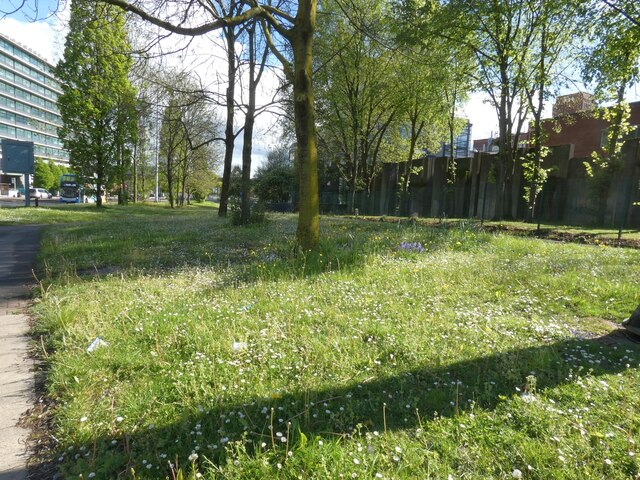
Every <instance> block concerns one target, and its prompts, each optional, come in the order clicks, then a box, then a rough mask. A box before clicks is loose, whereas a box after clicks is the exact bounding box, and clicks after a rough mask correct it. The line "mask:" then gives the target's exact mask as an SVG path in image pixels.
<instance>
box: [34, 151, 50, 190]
mask: <svg viewBox="0 0 640 480" xmlns="http://www.w3.org/2000/svg"><path fill="white" fill-rule="evenodd" d="M52 183H53V174H52V173H51V169H50V168H49V165H48V164H47V163H46V162H45V161H44V160H43V159H41V158H36V161H35V164H34V174H33V186H34V187H40V188H46V189H50V188H51V184H52Z"/></svg>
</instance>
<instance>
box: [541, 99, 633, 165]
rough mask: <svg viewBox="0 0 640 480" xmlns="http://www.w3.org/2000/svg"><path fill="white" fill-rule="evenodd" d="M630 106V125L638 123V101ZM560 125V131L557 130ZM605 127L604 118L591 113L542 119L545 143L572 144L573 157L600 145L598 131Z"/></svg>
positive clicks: (584, 154)
mask: <svg viewBox="0 0 640 480" xmlns="http://www.w3.org/2000/svg"><path fill="white" fill-rule="evenodd" d="M630 106H631V118H630V120H629V123H630V124H631V125H639V124H640V102H634V103H631V104H630ZM558 127H560V131H559V132H558V131H556V130H558ZM606 127H607V123H606V122H605V121H604V120H600V119H597V118H593V113H575V114H573V115H568V116H565V117H561V118H558V119H548V120H543V129H545V130H546V131H547V135H548V136H547V140H546V141H545V145H547V146H548V147H554V146H557V145H567V144H571V143H572V144H573V145H574V146H575V150H574V155H573V156H574V158H584V157H589V156H590V155H591V152H593V151H596V150H598V149H599V147H600V132H601V131H602V130H603V129H604V128H606Z"/></svg>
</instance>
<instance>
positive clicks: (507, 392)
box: [86, 332, 638, 478]
mask: <svg viewBox="0 0 640 480" xmlns="http://www.w3.org/2000/svg"><path fill="white" fill-rule="evenodd" d="M620 342H621V337H620V333H619V332H614V333H612V334H609V335H608V336H606V337H601V338H597V339H591V340H563V341H558V342H556V343H553V344H549V345H545V346H536V347H530V348H522V349H515V350H510V351H506V352H499V353H495V354H493V355H489V356H484V357H479V358H475V359H472V360H466V361H460V362H456V363H452V364H447V365H433V364H430V365H424V366H422V367H421V368H417V369H413V370H407V371H401V370H400V371H398V372H397V373H396V374H395V375H391V376H384V377H377V376H376V375H375V372H374V371H372V372H371V376H370V378H368V379H367V380H366V381H362V382H353V383H347V384H344V385H340V386H336V387H327V388H323V389H315V390H308V391H287V392H281V393H280V394H278V395H274V396H271V397H268V398H263V397H248V398H245V399H243V400H239V401H215V402H213V403H210V404H203V405H201V407H200V408H199V410H196V411H185V412H183V414H182V415H181V419H180V420H179V421H177V422H174V423H172V424H169V425H165V426H162V427H158V426H156V427H155V428H153V429H149V428H148V425H137V426H136V427H135V428H134V429H133V430H130V431H129V432H127V433H125V434H118V435H114V436H108V437H101V438H97V439H95V447H97V450H96V451H97V452H99V454H98V456H97V457H96V460H95V462H96V463H94V464H91V465H90V468H91V469H92V470H95V469H96V468H98V469H99V470H100V471H102V472H104V475H105V478H111V477H110V475H113V476H114V477H115V473H116V472H121V471H124V470H125V469H126V467H127V466H129V467H130V466H132V465H133V463H132V462H133V461H137V462H139V461H140V459H141V458H146V459H147V461H150V462H152V463H153V464H154V465H161V464H163V465H166V460H163V459H164V458H169V459H171V458H176V456H178V457H179V458H180V459H181V461H182V462H183V464H185V463H187V462H186V457H187V456H188V455H189V454H190V453H191V452H192V451H193V450H194V449H196V447H198V449H199V453H200V455H201V456H202V455H204V456H206V457H207V458H209V459H211V460H212V461H214V462H221V461H222V460H223V458H224V455H225V454H224V453H223V452H224V445H225V443H226V442H228V441H234V440H239V439H241V438H244V440H245V441H246V440H247V439H250V440H251V443H250V444H249V451H251V445H260V444H261V443H262V442H265V443H266V444H267V448H270V447H271V445H272V441H273V440H275V443H276V448H282V449H283V448H285V447H284V445H283V444H280V441H279V439H280V438H281V437H280V435H278V436H272V434H273V433H275V432H280V433H281V434H282V435H283V436H286V434H287V432H289V439H288V444H289V446H290V447H291V445H295V444H296V443H297V442H298V440H299V438H300V432H302V433H304V435H305V436H306V437H307V438H314V437H316V436H319V437H321V438H336V437H337V436H345V435H349V434H351V433H353V430H354V428H355V427H356V426H359V428H363V429H365V430H368V431H375V430H377V431H380V432H382V431H384V430H385V428H386V430H410V429H415V428H417V427H418V426H423V425H426V426H427V427H428V425H429V422H430V419H433V418H434V415H436V416H438V417H450V416H454V415H456V414H457V413H458V412H460V411H467V410H470V409H471V408H474V409H476V411H477V409H480V410H491V409H495V408H496V406H497V405H498V404H499V403H500V402H501V401H503V400H505V399H506V398H508V397H511V396H512V395H517V393H516V387H518V388H520V389H521V391H525V390H526V388H527V386H526V383H527V380H526V379H527V377H528V376H529V375H531V374H532V373H533V372H535V376H536V379H537V388H538V391H544V390H546V389H551V388H553V387H556V386H558V385H561V384H564V383H566V382H568V381H570V377H571V376H572V375H580V376H584V375H592V376H599V375H602V374H611V373H618V372H621V371H623V370H625V369H626V368H627V367H626V363H627V362H629V361H630V360H629V359H628V358H624V355H632V356H634V357H635V359H636V361H637V355H638V348H637V347H635V346H634V347H630V346H628V345H624V348H617V349H613V348H611V347H610V345H611V344H619V343H620ZM628 348H633V353H628V352H626V353H623V352H625V351H626V350H627V349H628ZM387 361H391V360H387ZM265 368H268V366H265ZM214 375H215V371H212V381H214V380H213V378H214V377H213V376H214ZM167 382H170V379H167ZM559 395H561V394H560V393H559ZM170 397H171V395H169V398H164V399H163V402H166V403H167V404H170V403H174V402H175V403H180V401H181V398H179V397H176V398H170ZM288 422H291V425H290V426H289V427H288ZM545 422H546V421H545V420H542V421H541V420H540V419H537V420H536V422H534V423H535V424H532V425H522V426H521V427H519V428H522V429H523V431H525V432H526V433H527V434H528V435H531V436H536V435H543V434H546V433H548V431H550V430H551V429H552V427H553V425H551V424H549V425H545V424H544V423H545ZM548 422H552V420H548ZM271 427H273V429H271ZM528 429H531V431H528ZM243 436H244V437H243ZM214 446H215V448H214ZM143 452H144V453H143ZM143 454H144V455H146V456H144V457H141V455H143ZM162 455H166V456H167V457H164V456H162ZM150 456H153V457H155V458H153V459H152V458H150ZM133 459H135V460H133ZM86 467H89V465H86ZM137 467H140V465H139V464H137ZM104 469H107V470H104ZM167 475H168V473H167Z"/></svg>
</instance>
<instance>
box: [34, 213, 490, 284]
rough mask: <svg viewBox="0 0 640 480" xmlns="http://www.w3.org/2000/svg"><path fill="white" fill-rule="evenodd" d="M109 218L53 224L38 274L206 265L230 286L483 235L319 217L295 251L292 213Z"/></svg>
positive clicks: (454, 244) (467, 242) (454, 245)
mask: <svg viewBox="0 0 640 480" xmlns="http://www.w3.org/2000/svg"><path fill="white" fill-rule="evenodd" d="M143 210H144V209H143ZM116 220H117V221H108V222H103V223H100V222H96V223H92V224H82V225H70V226H62V227H58V230H57V232H55V233H54V234H52V235H49V236H48V237H47V238H46V239H45V243H44V244H43V245H44V248H43V252H42V253H41V258H42V259H43V260H44V259H47V258H49V259H51V263H49V264H48V265H47V271H44V268H43V269H41V271H40V272H39V275H38V277H39V278H48V279H49V280H48V281H50V282H56V281H57V280H60V279H61V278H64V279H65V281H68V280H69V279H72V278H74V277H78V278H80V279H87V278H95V277H102V276H105V275H109V274H114V273H117V274H123V275H126V276H138V275H141V274H152V275H155V274H157V275H161V274H165V273H173V272H175V271H178V272H179V271H182V270H184V269H185V268H189V267H205V268H214V269H216V270H224V271H225V272H226V273H227V274H228V276H229V278H231V279H232V280H231V282H230V284H231V285H234V284H235V285H237V284H240V283H252V282H254V281H256V280H277V279H281V278H303V277H308V276H313V275H317V274H320V273H323V272H328V271H336V270H342V271H344V270H347V271H350V270H352V269H354V268H358V267H360V266H361V265H362V264H364V263H366V261H367V259H368V258H369V256H371V255H374V254H390V253H397V254H398V255H400V256H412V255H416V254H423V253H426V254H430V253H433V252H437V251H440V250H443V249H455V250H465V249H471V248H474V247H476V246H478V245H481V244H483V243H486V242H487V241H488V240H489V238H490V235H489V234H483V233H481V232H480V231H479V230H478V229H477V228H475V227H469V226H468V225H467V224H462V226H461V227H460V228H457V229H452V228H439V227H434V226H426V225H418V224H413V223H411V222H408V221H405V222H402V223H395V224H391V223H388V222H377V223H372V222H363V221H354V220H353V219H348V218H339V217H323V225H324V227H325V228H324V229H323V234H322V239H321V243H320V248H319V249H318V250H317V251H313V252H301V251H299V250H297V249H296V243H295V227H296V222H295V217H294V216H293V215H272V216H271V217H270V220H269V221H267V222H265V223H264V224H257V225H250V226H247V227H234V226H231V225H230V222H228V221H226V220H224V219H219V218H217V217H213V216H210V215H207V216H204V217H202V216H197V215H183V214H182V213H181V212H179V213H178V214H177V215H176V216H165V217H160V218H156V217H154V216H145V215H140V216H135V215H134V216H132V217H130V218H124V217H120V216H119V217H118V218H117V219H116ZM408 241H410V242H413V244H419V245H420V248H422V247H424V248H425V249H426V252H422V251H420V252H418V251H417V250H418V249H416V250H412V249H411V248H405V249H404V250H403V249H402V248H401V244H402V242H408ZM54 253H55V254H54ZM43 264H44V261H41V265H43Z"/></svg>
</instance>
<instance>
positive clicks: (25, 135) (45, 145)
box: [0, 34, 69, 190]
mask: <svg viewBox="0 0 640 480" xmlns="http://www.w3.org/2000/svg"><path fill="white" fill-rule="evenodd" d="M60 94H61V91H60V86H59V83H58V81H57V80H56V79H55V78H54V76H53V65H51V64H50V63H49V62H47V61H46V60H44V59H42V58H41V57H40V56H38V55H37V54H36V53H34V52H32V51H31V50H29V49H28V48H26V47H24V46H22V45H20V44H18V43H16V42H14V41H13V40H11V39H10V38H8V37H6V36H4V35H2V34H0V138H9V139H13V140H23V141H30V142H33V150H34V155H35V157H36V158H41V159H43V160H45V161H50V160H51V161H54V162H55V163H57V164H65V165H66V164H68V162H69V155H68V153H67V152H66V151H65V150H64V149H63V147H62V141H61V140H60V139H59V138H58V128H59V127H61V126H62V120H61V118H60V113H59V111H58V105H57V103H56V102H57V99H58V95H60ZM0 173H1V175H0V185H1V186H4V189H3V190H6V189H7V188H16V187H18V186H20V185H21V184H22V180H21V177H20V176H19V175H15V172H0Z"/></svg>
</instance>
